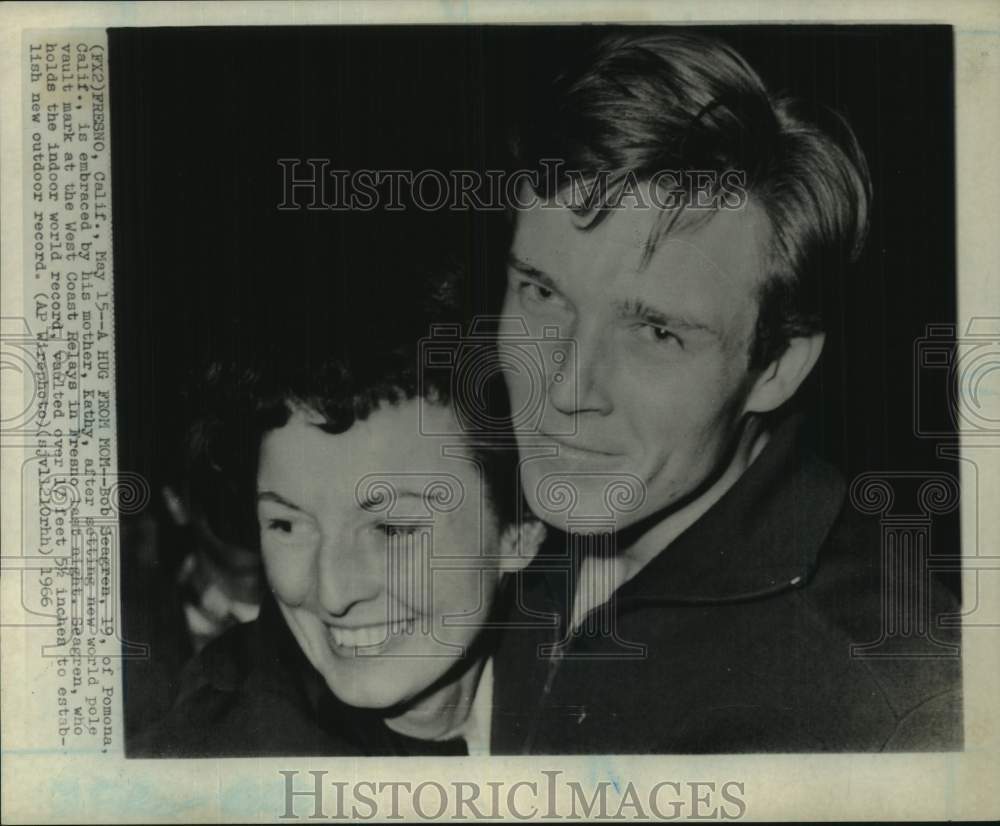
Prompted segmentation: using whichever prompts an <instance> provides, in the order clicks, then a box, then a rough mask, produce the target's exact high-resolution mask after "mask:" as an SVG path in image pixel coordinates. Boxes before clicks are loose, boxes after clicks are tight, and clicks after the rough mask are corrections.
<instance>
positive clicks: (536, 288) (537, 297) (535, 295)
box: [518, 281, 556, 302]
mask: <svg viewBox="0 0 1000 826" xmlns="http://www.w3.org/2000/svg"><path fill="white" fill-rule="evenodd" d="M518 289H519V290H520V291H521V294H522V295H523V296H524V297H525V298H526V299H527V300H528V301H539V302H545V301H551V300H552V299H554V298H555V297H556V294H555V291H554V290H551V289H550V288H548V287H546V286H544V285H542V284H539V283H537V282H535V281H522V282H521V283H520V284H519V285H518Z"/></svg>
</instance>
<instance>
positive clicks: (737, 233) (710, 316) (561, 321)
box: [500, 205, 766, 529]
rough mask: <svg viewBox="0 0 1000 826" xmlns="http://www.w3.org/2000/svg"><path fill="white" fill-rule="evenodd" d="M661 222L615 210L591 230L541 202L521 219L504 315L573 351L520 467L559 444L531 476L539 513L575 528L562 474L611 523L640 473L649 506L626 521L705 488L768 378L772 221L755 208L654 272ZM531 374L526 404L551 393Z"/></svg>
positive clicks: (516, 401) (527, 485)
mask: <svg viewBox="0 0 1000 826" xmlns="http://www.w3.org/2000/svg"><path fill="white" fill-rule="evenodd" d="M658 215H659V213H657V211H656V210H653V209H639V208H623V209H619V210H613V211H611V213H610V214H609V215H608V216H607V217H606V219H605V220H604V221H603V222H602V223H600V224H598V225H597V226H595V227H592V228H590V229H582V228H581V225H580V220H579V219H578V218H577V217H576V216H575V215H574V214H573V213H572V212H571V211H570V210H569V209H566V208H565V207H556V208H541V207H540V206H539V205H536V206H534V207H533V208H532V209H530V210H525V211H522V212H520V213H519V215H518V217H517V226H516V231H515V235H514V240H513V244H512V248H511V257H510V263H509V265H508V290H507V295H506V299H505V303H504V316H505V318H507V319H509V320H514V319H516V318H518V317H519V318H523V319H524V320H525V322H526V324H527V327H528V330H529V331H530V333H531V335H532V337H533V338H539V339H540V338H542V337H543V329H544V328H546V327H555V328H557V329H558V331H559V338H560V339H571V340H573V341H575V347H569V346H567V347H565V349H564V352H563V353H562V354H556V353H552V352H546V353H545V358H544V360H543V361H544V363H545V365H546V368H545V369H546V371H547V374H546V376H545V382H546V393H547V395H546V397H545V399H544V413H543V414H542V416H541V419H540V421H539V423H538V426H537V427H534V424H535V423H534V422H532V423H531V424H532V429H528V428H525V427H523V426H522V427H518V426H519V425H520V424H521V422H519V421H518V420H517V418H516V417H515V429H516V431H517V438H518V443H519V446H520V447H521V451H522V459H525V458H527V457H528V456H530V454H531V451H530V450H528V449H527V445H529V444H538V443H539V442H545V441H548V442H549V443H550V444H554V445H555V447H556V448H558V451H559V453H558V455H557V456H554V457H549V458H542V459H535V460H531V461H527V462H525V463H524V464H523V465H522V481H523V483H524V490H525V495H526V496H527V499H528V502H529V503H530V505H531V507H532V509H533V510H534V511H535V513H536V514H537V515H538V516H539V517H541V518H542V519H544V520H545V521H547V522H550V523H551V524H554V525H557V526H559V527H562V528H569V529H572V527H573V526H572V524H570V523H568V521H567V520H568V518H569V517H568V516H567V514H568V513H569V510H568V509H566V508H565V507H563V505H564V504H565V497H562V496H559V495H555V496H553V497H549V496H546V495H545V491H546V490H548V489H549V485H550V483H551V482H552V481H553V480H554V479H560V478H561V479H565V480H566V481H567V482H568V483H569V484H570V485H572V486H573V487H574V488H575V491H576V495H577V497H578V499H577V504H576V506H575V512H577V513H580V514H584V515H596V514H606V513H608V506H607V504H606V503H607V499H606V491H607V487H608V484H609V482H610V481H611V480H613V479H614V478H615V476H616V474H627V475H628V479H629V482H628V483H629V484H630V485H634V484H635V483H634V482H633V481H631V480H632V479H633V477H637V478H638V480H639V485H640V486H641V487H642V488H643V489H644V492H645V500H644V503H643V504H642V506H641V507H639V508H638V509H636V510H631V511H629V510H627V509H626V510H625V511H623V512H618V513H617V514H616V515H617V516H618V522H617V526H618V527H625V526H627V525H629V524H633V523H635V522H636V521H638V520H639V519H641V518H642V517H644V516H647V515H649V514H651V513H653V512H655V511H658V510H660V509H662V508H664V507H666V506H669V505H671V504H673V503H676V502H678V501H680V500H681V499H683V498H684V497H685V496H687V495H688V494H691V493H693V492H694V491H696V490H697V489H698V488H699V486H700V485H701V484H702V483H703V482H704V481H705V480H706V479H707V478H708V477H710V476H711V475H712V473H713V471H714V470H716V469H717V468H719V467H720V465H721V464H722V462H723V461H724V459H725V453H726V451H727V449H729V448H731V447H732V442H733V437H734V435H735V434H736V433H737V432H738V428H739V423H740V420H741V417H742V414H743V412H744V406H745V403H746V401H747V399H748V396H749V393H750V391H751V388H752V386H753V383H754V377H755V374H753V373H751V371H750V370H749V367H748V353H749V348H750V344H751V341H752V337H753V334H754V327H755V323H756V318H757V299H756V290H757V288H758V285H760V284H761V283H762V282H763V280H764V276H765V263H764V243H763V239H764V238H765V237H766V235H765V232H766V230H765V224H764V218H763V216H762V215H761V214H760V213H759V212H758V211H757V209H756V208H755V207H754V206H753V205H750V206H748V207H747V208H746V209H743V210H740V211H722V212H719V213H718V214H716V215H715V216H714V217H712V218H711V219H710V220H708V221H707V222H704V223H700V224H697V225H694V226H691V227H690V228H689V229H676V230H674V231H673V232H671V233H670V234H669V235H668V236H666V237H665V238H662V239H661V240H660V241H659V243H658V245H657V247H656V249H655V252H654V254H653V256H652V257H651V259H650V260H649V261H648V263H646V264H645V266H644V265H643V264H642V262H641V259H642V253H643V249H644V245H645V244H646V242H647V240H648V239H649V238H650V231H651V229H652V227H653V225H654V223H653V222H654V220H656V218H657V217H658ZM512 329H516V326H512ZM500 346H501V354H502V353H503V349H504V347H512V346H518V345H516V344H510V343H506V340H505V338H504V337H503V336H501V344H500ZM543 346H544V347H546V348H547V349H549V350H551V349H553V348H555V349H558V347H560V346H561V345H553V344H550V345H543ZM554 356H560V357H561V358H562V363H561V364H559V363H558V361H557V358H556V357H554ZM503 361H504V363H505V364H508V363H511V362H510V360H508V359H506V358H504V359H503ZM557 373H559V374H561V375H556V374H557ZM530 379H531V377H530V376H528V375H526V373H525V372H524V371H523V370H522V371H520V372H516V373H515V372H513V371H510V372H508V373H507V383H508V387H509V390H510V394H511V404H512V409H513V410H515V411H518V410H521V409H524V408H525V407H526V406H528V405H529V404H530V401H529V399H530V394H531V393H532V392H535V393H536V396H535V397H536V398H537V392H538V391H537V388H533V387H531V386H530ZM559 434H573V435H559ZM553 435H554V436H555V437H556V438H554V439H553V438H550V437H552V436H553ZM553 499H555V500H556V501H555V502H554V503H553V501H552V500H553Z"/></svg>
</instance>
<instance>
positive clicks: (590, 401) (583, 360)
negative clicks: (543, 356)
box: [548, 321, 611, 416]
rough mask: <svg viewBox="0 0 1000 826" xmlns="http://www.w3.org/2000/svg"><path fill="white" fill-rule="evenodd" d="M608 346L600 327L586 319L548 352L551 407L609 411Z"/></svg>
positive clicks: (570, 411)
mask: <svg viewBox="0 0 1000 826" xmlns="http://www.w3.org/2000/svg"><path fill="white" fill-rule="evenodd" d="M607 355H608V353H607V348H606V346H605V342H604V336H603V333H602V330H601V329H600V326H599V325H598V324H597V323H588V322H585V321H581V322H578V323H577V324H574V325H573V330H572V335H571V336H570V337H569V338H568V339H567V340H566V342H565V343H563V344H560V345H558V349H557V350H556V351H555V352H554V353H552V354H551V358H552V361H553V362H558V363H556V364H554V366H553V367H550V369H549V373H548V395H549V401H550V402H551V403H552V406H553V407H554V408H555V409H556V410H558V411H559V412H560V413H563V414H564V415H567V416H569V415H573V414H576V413H584V412H596V413H602V414H605V413H608V412H610V410H611V399H610V396H609V395H608V393H607V392H606V384H607V378H608V376H607V372H608V370H607V364H606V360H607Z"/></svg>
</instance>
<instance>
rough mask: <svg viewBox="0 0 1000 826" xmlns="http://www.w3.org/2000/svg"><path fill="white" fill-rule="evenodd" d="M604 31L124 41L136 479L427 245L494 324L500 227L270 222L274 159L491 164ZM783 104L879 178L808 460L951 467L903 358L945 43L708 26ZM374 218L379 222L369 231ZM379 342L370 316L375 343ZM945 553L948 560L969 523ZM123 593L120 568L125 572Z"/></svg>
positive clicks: (122, 331)
mask: <svg viewBox="0 0 1000 826" xmlns="http://www.w3.org/2000/svg"><path fill="white" fill-rule="evenodd" d="M606 31H607V29H606V28H605V27H593V26H564V27H541V28H536V27H461V28H459V27H428V28H420V27H389V28H384V27H382V28H363V27H362V28H355V27H344V28H309V29H300V28H239V29H212V28H202V29H147V30H112V31H111V35H110V47H111V51H110V64H111V130H112V146H113V150H114V156H113V161H114V163H113V187H114V189H113V195H114V235H115V248H114V254H115V289H116V299H117V302H116V307H117V325H118V351H117V364H118V405H119V422H120V437H119V451H120V462H121V465H122V468H123V469H126V470H130V471H136V472H139V473H142V474H144V475H145V476H147V477H149V478H150V479H151V480H152V482H153V484H154V485H158V484H159V483H161V482H162V481H163V480H165V479H170V478H171V477H172V476H175V475H176V474H177V473H178V467H177V457H178V456H179V455H180V454H179V452H178V440H179V438H180V434H181V433H182V431H183V428H184V426H185V425H186V423H187V420H188V418H189V416H190V415H191V411H192V405H196V402H197V399H195V400H194V401H192V399H191V397H190V396H189V395H185V393H184V392H182V391H183V388H184V387H185V386H187V385H188V384H189V382H190V378H191V376H192V375H194V374H196V373H197V371H198V369H199V367H200V366H201V365H202V364H203V363H204V362H205V361H206V360H208V359H211V358H223V359H225V358H229V357H232V356H239V355H240V354H244V353H246V352H248V351H252V350H254V349H255V348H261V347H263V348H265V349H267V348H268V347H270V348H282V347H285V348H294V347H297V346H301V344H300V343H299V342H300V338H299V337H298V336H299V335H300V333H301V330H302V329H303V328H310V327H313V326H315V325H327V326H328V327H329V328H330V329H331V330H333V331H334V332H335V331H336V330H338V329H340V328H341V325H343V324H344V323H345V320H346V319H348V318H349V317H351V316H353V315H355V314H356V307H357V306H359V302H360V297H361V294H362V293H364V294H365V295H370V293H371V291H372V289H373V288H374V289H375V290H376V292H378V293H379V294H380V300H382V301H385V302H391V301H392V296H393V295H394V289H393V287H392V284H393V279H394V278H396V279H398V278H400V277H405V273H406V263H407V262H408V261H410V260H414V259H417V258H419V257H420V255H422V254H423V253H422V250H424V249H425V248H426V247H428V246H429V245H432V244H442V245H445V246H448V247H450V248H451V249H452V250H453V251H454V254H455V255H456V256H458V257H459V259H461V260H464V262H465V263H466V264H467V265H468V266H469V268H470V269H471V271H473V272H474V273H476V274H477V279H478V282H477V283H478V287H477V288H476V289H475V290H474V291H473V293H472V294H470V296H469V301H470V302H471V303H473V304H474V305H475V307H476V309H489V301H490V291H489V289H487V285H488V284H495V283H498V282H497V281H495V280H492V279H495V278H496V275H497V273H496V270H497V262H498V261H501V260H502V255H503V244H504V230H503V227H502V216H498V215H482V214H478V215H477V214H468V213H466V214H457V215H456V214H449V215H432V216H419V220H415V217H416V216H414V215H413V213H412V211H410V212H408V213H405V214H403V215H396V216H389V217H388V218H387V219H386V220H385V221H380V222H376V221H373V220H372V218H371V216H370V215H369V216H359V215H350V214H343V213H331V212H307V211H292V212H279V211H278V210H277V208H276V207H277V204H278V203H279V201H280V199H281V171H280V169H279V167H278V164H277V159H278V158H289V157H293V158H302V159H305V158H329V159H330V160H331V166H333V167H340V168H347V169H354V168H375V169H378V168H382V169H389V168H413V169H425V168H438V169H443V170H447V169H452V168H471V169H481V168H484V167H496V166H499V165H501V163H502V160H503V157H504V153H503V146H504V141H505V138H506V134H507V129H508V124H509V123H510V122H511V121H512V120H513V119H515V118H516V117H517V114H518V112H519V111H520V110H521V108H522V107H523V106H525V105H526V103H527V101H528V100H529V96H530V95H531V94H532V92H533V91H534V90H536V89H538V88H539V87H540V85H541V83H542V82H543V81H544V79H546V78H548V77H549V76H550V75H551V74H552V73H553V71H554V70H555V68H556V67H557V66H559V65H561V64H562V63H563V62H564V61H565V60H566V59H567V57H569V56H572V55H574V54H576V53H578V52H579V51H580V49H581V48H582V47H583V46H584V45H585V44H586V43H588V42H590V41H592V40H593V39H594V38H596V37H599V36H601V35H602V34H604V33H606ZM711 31H713V32H714V33H715V34H717V35H720V36H722V37H724V38H725V39H728V40H729V41H730V42H731V43H732V44H733V45H734V46H736V47H737V49H738V50H740V51H741V52H742V53H743V54H744V55H745V56H746V57H747V58H748V60H749V61H750V63H751V64H752V65H754V66H755V67H756V68H757V69H758V70H759V71H760V72H761V74H762V75H763V76H764V78H765V80H766V81H767V82H768V84H769V85H770V86H771V87H773V88H775V89H785V90H788V91H790V92H792V93H793V94H796V95H798V96H801V97H803V98H805V99H806V100H808V101H810V102H815V103H816V104H817V105H827V106H831V107H834V108H836V109H837V110H839V111H840V112H842V113H843V114H844V115H845V116H846V117H847V119H848V120H849V122H850V123H851V124H852V125H853V127H854V129H855V130H856V133H857V135H858V138H859V140H860V142H861V145H862V147H863V149H864V151H865V153H866V155H867V157H868V161H869V164H870V166H871V171H872V178H873V183H874V190H875V202H874V214H873V220H872V227H871V234H870V237H869V242H868V246H867V249H866V252H865V254H864V256H863V258H862V261H861V263H860V266H859V267H858V268H857V270H856V271H855V272H854V273H852V274H850V275H849V276H848V277H846V278H845V280H844V281H843V283H842V284H841V285H840V288H839V291H840V299H841V300H840V302H839V304H840V306H839V308H837V309H836V311H835V314H834V318H833V320H832V323H831V325H830V329H829V338H828V342H827V351H826V354H825V356H824V361H823V363H822V368H821V371H820V373H819V375H818V376H817V378H816V380H815V382H814V385H815V386H814V387H813V392H812V395H811V396H810V398H809V406H810V407H811V408H812V410H811V411H810V412H811V414H812V415H811V418H810V421H811V423H812V424H811V427H812V431H811V432H812V437H813V439H814V442H815V445H816V448H817V450H818V451H819V452H820V453H822V454H823V455H825V456H827V457H828V458H830V459H831V460H832V461H834V462H835V463H836V464H838V465H839V466H840V467H841V468H842V469H843V470H844V471H845V473H846V474H847V476H848V478H852V477H853V476H855V475H856V474H858V473H860V472H863V471H869V470H893V471H916V472H932V471H949V472H955V466H954V463H952V462H945V461H942V460H940V459H937V458H936V456H935V447H936V442H935V441H934V440H929V439H921V438H917V437H916V436H915V434H914V426H913V420H914V405H915V404H921V405H924V409H923V410H922V411H921V412H922V415H924V416H926V417H927V418H928V419H930V418H933V419H935V420H937V421H942V420H944V421H947V419H948V404H949V399H948V396H947V394H946V393H943V392H938V393H936V394H935V395H933V396H931V397H929V398H927V399H924V400H916V401H915V399H914V386H915V383H914V342H915V340H916V339H918V338H919V337H920V336H922V335H923V334H924V330H925V326H926V325H927V324H929V323H949V322H954V320H955V248H954V247H955V224H954V221H955V212H954V142H953V135H954V123H953V112H954V108H953V72H952V34H951V30H950V28H948V27H925V26H907V27H900V26H885V27H883V26H866V27H854V26H838V27H828V26H827V27H814V26H802V27H770V26H751V27H714V28H712V29H711ZM376 224H377V228H376ZM370 330H371V334H372V335H375V336H377V335H379V325H378V317H377V314H376V318H375V320H374V321H373V322H372V324H371V327H370ZM935 525H936V532H935V537H934V542H935V551H936V552H947V551H949V550H953V551H954V552H955V553H957V550H958V528H957V522H956V521H952V522H948V521H946V520H942V521H939V522H937V523H935ZM126 575H127V571H126Z"/></svg>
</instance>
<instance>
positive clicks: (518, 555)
mask: <svg viewBox="0 0 1000 826" xmlns="http://www.w3.org/2000/svg"><path fill="white" fill-rule="evenodd" d="M544 541H545V525H543V524H542V523H541V522H540V521H539V520H537V519H533V518H530V517H529V518H527V519H524V521H522V522H521V524H519V525H518V524H513V523H512V524H510V525H508V526H507V527H506V528H505V529H504V531H503V533H502V534H501V535H500V571H501V572H502V573H514V572H515V571H520V570H522V569H523V568H527V567H528V565H529V564H530V563H531V561H532V560H533V559H534V558H535V557H536V556H537V555H538V549H539V548H541V546H542V542H544Z"/></svg>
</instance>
